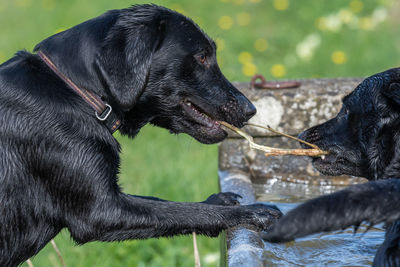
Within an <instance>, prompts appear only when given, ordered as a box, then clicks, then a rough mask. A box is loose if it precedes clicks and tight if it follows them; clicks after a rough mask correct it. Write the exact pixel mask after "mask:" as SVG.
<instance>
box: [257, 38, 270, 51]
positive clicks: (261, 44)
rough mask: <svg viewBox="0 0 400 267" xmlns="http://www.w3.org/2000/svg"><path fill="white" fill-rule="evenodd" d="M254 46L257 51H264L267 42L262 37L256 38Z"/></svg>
mask: <svg viewBox="0 0 400 267" xmlns="http://www.w3.org/2000/svg"><path fill="white" fill-rule="evenodd" d="M254 48H255V49H256V50H257V51H258V52H264V51H265V50H267V48H268V42H267V41H266V40H264V39H262V38H260V39H257V40H256V41H255V42H254Z"/></svg>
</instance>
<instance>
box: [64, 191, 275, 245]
mask: <svg viewBox="0 0 400 267" xmlns="http://www.w3.org/2000/svg"><path fill="white" fill-rule="evenodd" d="M280 216H281V212H280V211H279V210H277V209H276V208H274V207H270V206H266V205H262V204H254V205H247V206H222V205H212V204H207V203H180V202H170V201H160V200H153V199H149V198H142V197H136V196H131V195H125V194H122V193H120V195H119V196H118V198H117V199H114V200H112V201H106V202H103V203H102V205H101V206H97V207H96V208H92V209H91V210H90V212H89V214H86V215H82V216H79V218H74V219H72V220H70V223H69V225H68V228H69V230H70V232H71V234H72V236H73V238H74V239H75V240H76V241H77V242H78V243H86V242H89V241H94V240H100V241H118V240H126V239H144V238H151V237H162V236H173V235H179V234H190V233H192V232H196V233H198V234H203V235H208V236H217V235H218V234H219V233H220V232H221V231H222V230H224V229H227V228H229V227H234V226H237V225H243V226H246V227H250V228H253V229H256V230H267V229H268V228H269V227H270V225H271V224H272V223H273V221H274V220H275V219H277V218H278V217H280Z"/></svg>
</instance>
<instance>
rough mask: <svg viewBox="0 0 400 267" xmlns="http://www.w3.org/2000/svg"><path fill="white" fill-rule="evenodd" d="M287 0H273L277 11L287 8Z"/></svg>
mask: <svg viewBox="0 0 400 267" xmlns="http://www.w3.org/2000/svg"><path fill="white" fill-rule="evenodd" d="M288 7H289V0H274V8H275V9H276V10H279V11H283V10H286V9H288Z"/></svg>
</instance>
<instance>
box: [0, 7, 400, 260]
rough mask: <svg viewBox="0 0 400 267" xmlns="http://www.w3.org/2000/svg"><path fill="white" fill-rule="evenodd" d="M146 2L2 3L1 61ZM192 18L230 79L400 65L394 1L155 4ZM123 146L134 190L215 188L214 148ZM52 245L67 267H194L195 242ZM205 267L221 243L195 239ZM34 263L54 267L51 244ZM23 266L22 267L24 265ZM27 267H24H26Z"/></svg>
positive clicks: (170, 194)
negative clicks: (96, 18) (61, 33)
mask: <svg viewBox="0 0 400 267" xmlns="http://www.w3.org/2000/svg"><path fill="white" fill-rule="evenodd" d="M140 3H147V2H145V1H124V0H113V1H110V0H96V1H95V0H90V1H89V0H0V25H1V26H0V36H1V38H0V62H3V61H5V60H6V59H7V58H9V57H11V56H12V55H13V54H14V53H15V52H16V51H17V50H20V49H27V50H32V48H33V46H34V45H35V44H36V43H38V42H39V41H40V40H42V39H44V38H46V37H47V36H49V35H52V34H54V33H56V32H58V31H61V30H64V29H68V28H69V27H71V26H74V25H75V24H78V23H80V22H82V21H84V20H87V19H90V18H92V17H94V16H97V15H99V14H101V13H103V12H105V11H106V10H109V9H116V8H124V7H128V6H130V5H132V4H140ZM153 3H156V4H160V5H164V6H166V7H169V8H171V9H174V10H177V11H179V12H182V13H184V14H185V15H187V16H189V17H191V18H193V19H194V20H195V21H196V22H197V23H198V24H199V25H200V26H201V27H202V28H203V29H204V30H205V31H206V32H207V33H208V34H209V35H210V36H211V37H212V38H214V39H215V40H216V42H217V44H218V59H219V63H220V66H221V69H222V71H223V72H224V73H225V75H226V76H227V77H228V79H230V80H233V81H248V80H249V78H250V76H252V75H253V74H255V73H262V74H264V75H265V76H266V77H267V78H269V79H291V78H311V77H346V76H367V75H371V74H374V73H377V72H380V71H383V70H385V69H388V68H392V67H396V66H400V57H399V55H400V53H399V52H400V27H399V24H400V5H399V3H398V1H395V0H365V1H361V0H351V1H348V0H335V1H329V0H302V1H299V0H201V1H200V0H199V1H193V0H183V1H178V0H164V1H158V0H154V1H153ZM117 138H118V140H119V141H120V142H121V144H122V169H121V177H120V183H121V185H122V187H123V188H124V190H125V191H126V192H128V193H131V194H139V195H154V196H158V197H161V198H165V199H169V200H175V201H202V200H204V199H206V198H207V196H209V195H210V194H212V193H214V192H216V191H218V184H217V146H216V145H211V146H210V145H209V146H206V145H200V144H198V143H197V142H196V141H194V140H192V139H191V138H190V137H188V136H186V135H179V136H173V135H170V134H169V133H167V132H166V131H165V130H162V129H156V128H153V127H145V128H144V129H143V130H142V131H141V133H140V134H139V135H138V137H137V138H135V139H134V140H128V139H127V138H125V137H121V136H118V135H117ZM56 242H57V244H58V246H59V248H60V250H61V252H62V254H63V256H64V259H65V261H66V264H67V266H76V267H78V266H115V267H116V266H193V264H194V258H193V246H192V239H191V237H190V236H189V237H175V238H169V239H165V238H162V239H158V240H145V241H127V242H121V243H97V242H96V243H90V244H86V245H84V246H82V247H79V246H75V245H74V243H73V241H71V239H70V237H69V234H68V232H66V231H63V232H62V233H61V234H60V235H58V237H57V238H56ZM199 249H200V254H201V260H202V264H203V266H216V265H218V262H219V242H218V240H217V239H210V238H205V237H199ZM33 263H34V265H35V266H36V267H37V266H60V263H59V261H58V259H57V255H56V254H55V252H54V251H53V249H52V248H51V247H50V246H47V247H46V248H45V249H44V250H43V251H41V252H40V253H39V254H38V255H37V256H36V257H35V258H34V259H33ZM25 265H26V264H25ZM25 265H24V266H25Z"/></svg>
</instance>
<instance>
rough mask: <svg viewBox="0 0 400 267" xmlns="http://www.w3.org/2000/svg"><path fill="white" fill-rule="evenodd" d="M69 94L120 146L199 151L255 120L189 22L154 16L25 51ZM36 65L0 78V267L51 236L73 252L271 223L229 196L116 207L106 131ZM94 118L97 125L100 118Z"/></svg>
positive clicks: (122, 14)
mask: <svg viewBox="0 0 400 267" xmlns="http://www.w3.org/2000/svg"><path fill="white" fill-rule="evenodd" d="M35 51H41V53H43V54H44V55H46V56H47V57H48V58H49V59H50V60H51V61H52V62H53V63H54V64H55V66H56V68H57V70H58V71H60V73H62V74H64V75H65V76H66V77H67V78H69V79H70V80H71V81H72V82H73V83H75V84H76V85H77V86H78V87H79V88H83V89H84V90H86V91H90V92H92V95H97V96H98V98H99V99H100V98H101V99H102V100H101V101H104V102H106V103H108V104H109V105H110V106H111V107H112V115H113V117H114V118H118V120H119V121H120V125H121V126H120V131H121V133H122V134H125V135H129V136H130V137H134V136H135V135H136V134H137V133H138V132H139V130H140V128H141V127H143V126H144V125H145V124H147V123H151V124H153V125H157V126H160V127H164V128H167V129H169V130H170V131H171V132H172V133H188V134H190V135H191V136H193V137H194V138H195V139H197V140H198V141H200V142H202V143H216V142H219V141H222V140H223V139H224V138H225V137H226V133H225V132H224V131H223V130H222V129H221V127H220V125H219V123H218V122H217V120H224V121H227V122H229V123H231V124H233V125H236V126H237V127H241V126H242V125H243V123H244V122H245V121H247V120H248V119H249V118H250V117H252V116H253V115H254V114H255V112H256V110H255V108H254V106H253V105H252V104H251V103H250V102H249V100H247V99H246V97H244V96H243V95H242V94H241V93H240V92H239V91H238V90H237V89H236V88H235V87H234V86H233V85H232V84H231V83H230V82H229V81H227V79H226V78H225V77H224V76H223V74H222V73H221V71H220V69H219V67H218V65H217V62H216V56H215V53H216V47H215V43H214V42H213V41H212V40H211V39H210V38H209V37H208V36H207V35H206V34H205V33H204V32H202V31H201V30H200V29H199V28H198V26H196V25H195V24H194V23H193V22H192V21H191V20H190V19H188V18H186V17H184V16H182V15H180V14H178V13H176V12H173V11H171V10H168V9H166V8H163V7H159V6H155V5H143V6H134V7H132V8H128V9H123V10H113V11H110V12H107V13H105V14H104V15H102V16H100V17H97V18H94V19H92V20H89V21H86V22H84V23H82V24H80V25H77V26H76V27H73V28H71V29H69V30H67V31H64V32H62V33H59V34H56V35H54V36H51V37H50V38H48V39H46V40H44V41H42V42H41V43H40V44H39V45H37V46H36V48H35ZM49 66H50V65H49V63H48V62H47V63H46V61H45V60H43V59H42V58H40V57H39V56H38V55H37V54H31V53H28V52H19V53H17V55H16V56H15V57H13V58H12V59H10V60H8V61H7V62H5V63H4V64H2V65H1V66H0V121H1V125H2V127H1V128H0V135H1V137H0V142H1V145H0V184H1V186H0V211H1V216H0V266H15V265H17V264H19V263H21V262H22V261H24V260H26V259H28V258H29V257H31V256H33V255H35V254H36V253H37V252H38V251H39V250H40V249H41V248H42V247H43V246H44V245H45V244H46V243H47V242H48V241H49V240H50V239H51V238H53V237H54V236H55V235H57V233H58V232H60V230H61V229H63V228H68V230H69V232H70V233H71V236H72V238H73V239H74V240H75V241H76V242H77V243H79V244H83V243H86V242H90V241H95V240H99V241H119V240H126V239H143V238H151V237H161V236H172V235H179V234H188V233H191V232H197V233H199V234H204V235H209V236H217V235H218V234H219V233H220V232H221V231H222V230H224V229H227V228H229V227H234V226H237V225H243V226H247V227H252V228H254V229H257V230H264V229H267V228H268V227H269V226H270V224H271V222H272V221H273V220H274V219H275V218H277V217H279V216H280V212H279V211H277V210H276V209H274V208H273V207H269V206H265V205H248V206H238V205H235V204H237V197H238V196H237V195H235V194H230V193H225V194H218V195H213V196H212V197H210V198H209V199H208V200H207V201H205V202H202V203H176V202H169V201H164V200H161V199H157V198H153V197H140V196H132V195H127V194H124V193H122V192H121V190H120V188H119V186H118V184H117V180H118V178H117V176H118V168H119V164H120V162H119V151H120V147H119V144H118V142H117V141H116V139H114V137H113V136H112V134H111V132H110V130H109V128H108V127H107V123H103V122H102V121H100V120H99V119H98V118H97V117H98V116H99V114H97V115H96V114H95V111H94V110H93V109H92V107H91V106H90V105H89V104H88V103H87V102H86V101H85V100H84V99H83V98H82V97H81V96H79V95H78V94H77V93H76V92H74V91H73V90H72V89H71V87H70V86H69V85H67V83H66V82H65V81H64V80H62V79H61V78H60V77H61V76H60V75H58V74H56V73H55V71H54V69H51V68H49ZM108 111H110V110H109V109H108V110H107V114H105V115H103V114H100V119H103V118H104V117H107V115H108ZM206 114H207V115H206Z"/></svg>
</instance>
